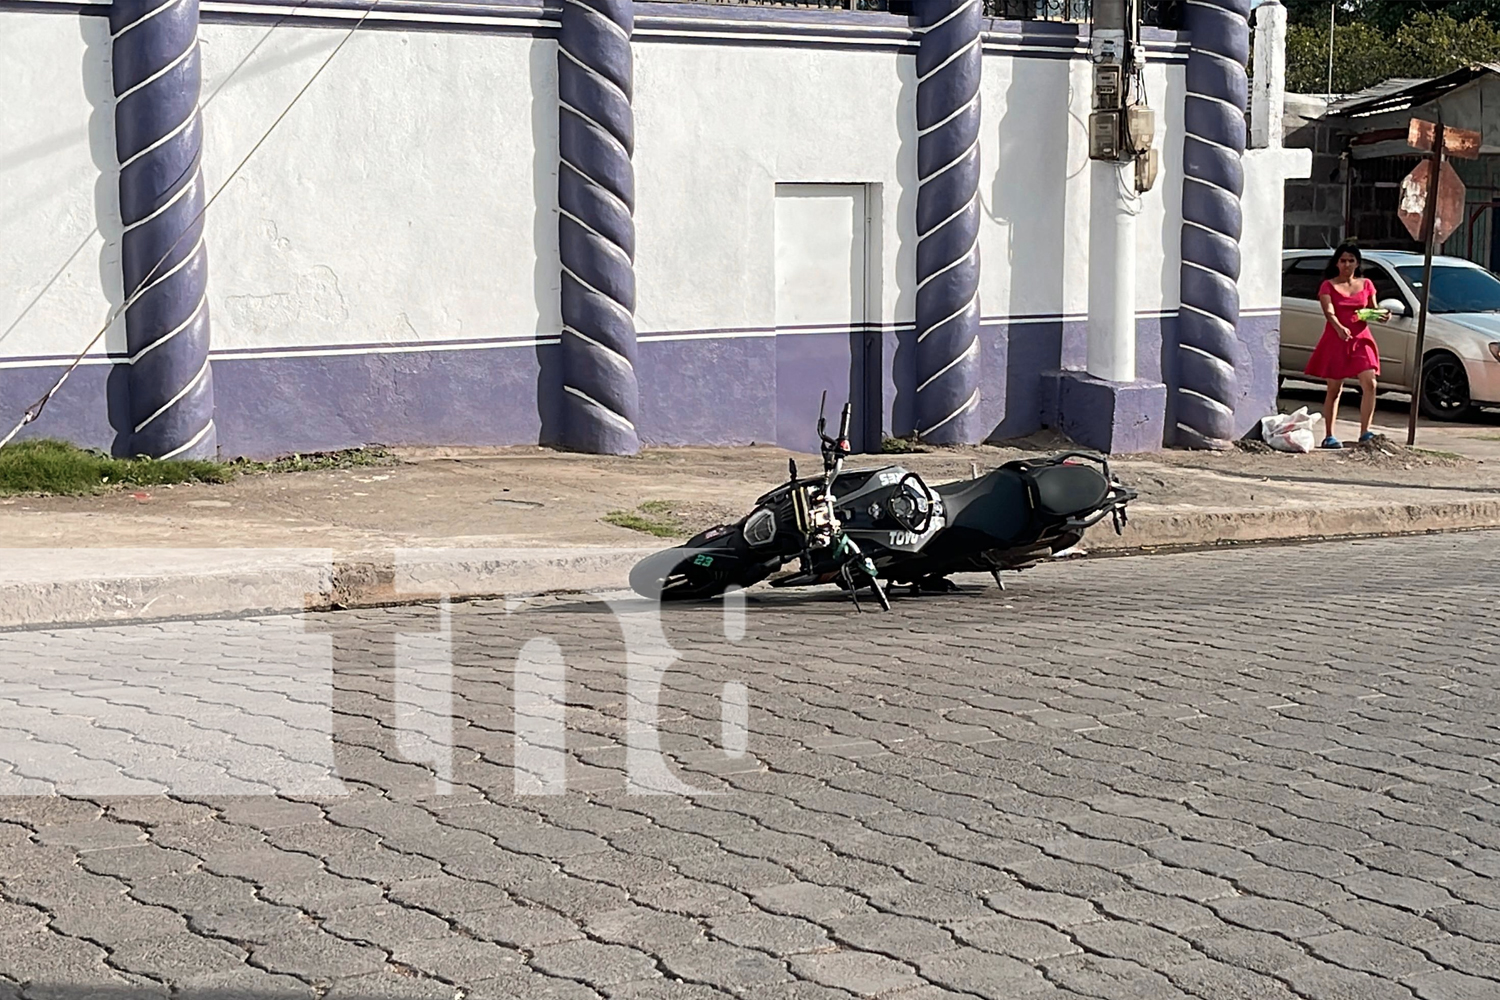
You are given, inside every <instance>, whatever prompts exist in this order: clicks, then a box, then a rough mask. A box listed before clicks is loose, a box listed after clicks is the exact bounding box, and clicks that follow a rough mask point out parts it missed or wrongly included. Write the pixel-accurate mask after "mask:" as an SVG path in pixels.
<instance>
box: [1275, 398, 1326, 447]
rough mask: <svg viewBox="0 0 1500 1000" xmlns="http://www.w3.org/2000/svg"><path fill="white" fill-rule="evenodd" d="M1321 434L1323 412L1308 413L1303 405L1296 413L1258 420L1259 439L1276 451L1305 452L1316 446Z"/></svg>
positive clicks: (1322, 429) (1278, 414)
mask: <svg viewBox="0 0 1500 1000" xmlns="http://www.w3.org/2000/svg"><path fill="white" fill-rule="evenodd" d="M1323 435H1324V428H1323V414H1321V413H1308V412H1307V407H1305V406H1304V407H1302V408H1301V409H1299V410H1298V411H1297V412H1296V413H1276V414H1272V415H1271V416H1269V417H1263V418H1262V419H1261V422H1260V436H1261V439H1262V440H1263V441H1265V442H1266V444H1268V445H1270V446H1271V447H1272V448H1275V449H1276V450H1277V451H1296V452H1302V453H1303V454H1306V453H1307V452H1310V451H1312V450H1313V449H1314V448H1316V447H1317V446H1318V444H1319V442H1321V441H1322V440H1323Z"/></svg>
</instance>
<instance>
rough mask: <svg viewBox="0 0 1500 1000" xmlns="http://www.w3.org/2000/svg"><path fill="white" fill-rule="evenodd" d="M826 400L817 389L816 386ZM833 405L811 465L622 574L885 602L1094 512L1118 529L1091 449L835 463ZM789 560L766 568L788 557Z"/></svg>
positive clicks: (1036, 549) (663, 587)
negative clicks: (828, 589)
mask: <svg viewBox="0 0 1500 1000" xmlns="http://www.w3.org/2000/svg"><path fill="white" fill-rule="evenodd" d="M824 399H825V402H826V399H827V394H826V393H825V394H824ZM850 411H851V408H850V406H849V405H848V404H845V405H844V411H843V416H842V419H841V421H840V426H839V433H838V436H837V437H833V438H831V437H829V436H828V435H827V434H825V433H824V429H825V427H826V420H825V418H824V417H823V416H822V415H820V416H819V417H818V437H819V438H821V439H822V441H823V445H822V452H823V475H822V476H820V477H813V478H802V479H799V478H798V476H797V463H796V461H795V460H792V461H790V462H789V463H788V465H789V466H790V480H789V481H788V482H787V483H786V484H785V485H783V486H781V487H779V488H777V489H775V490H772V491H771V492H770V493H767V494H766V495H765V496H763V497H761V498H760V499H759V500H757V501H756V502H755V509H754V510H753V511H751V512H750V514H749V515H748V516H746V517H744V518H743V519H741V520H740V521H738V522H736V523H735V524H721V525H718V526H716V527H713V528H709V529H708V530H707V531H705V532H703V533H702V534H699V535H697V536H695V537H693V538H691V539H689V540H688V541H687V542H685V543H684V544H682V545H680V546H678V547H676V548H671V549H666V550H664V551H662V552H658V553H656V554H655V555H651V556H648V557H646V558H645V559H643V560H641V561H640V562H639V563H637V564H636V566H635V568H634V569H633V570H631V573H630V586H631V589H632V590H634V591H635V592H636V593H637V594H640V595H641V596H642V597H647V598H651V599H653V600H662V601H682V600H707V599H710V598H714V597H718V596H720V595H722V594H723V593H725V592H726V591H728V590H731V589H734V588H745V587H749V586H751V585H753V584H756V583H760V582H761V581H763V580H766V579H768V578H770V585H771V586H773V587H807V586H814V585H818V584H827V583H832V584H836V585H838V586H839V587H841V588H843V589H844V590H845V591H847V592H848V593H849V595H850V596H851V597H852V598H853V600H854V604H855V607H856V608H858V607H859V592H860V591H861V590H863V589H865V588H869V590H871V591H872V592H873V593H874V595H875V599H876V600H877V601H879V602H880V605H881V607H882V608H884V609H886V610H890V601H889V599H888V597H887V593H886V590H887V587H890V586H908V587H910V588H911V592H912V593H914V594H920V593H933V592H944V591H949V590H953V589H955V587H954V585H953V583H952V582H951V581H950V580H949V579H948V577H949V575H950V574H953V573H967V572H987V573H991V574H993V575H994V577H995V582H996V583H998V584H1000V585H1001V586H1002V588H1003V586H1004V584H1003V583H1002V582H1001V579H1000V573H1001V572H1002V571H1007V570H1021V569H1025V568H1027V567H1028V566H1034V565H1036V564H1037V563H1038V562H1041V561H1042V560H1044V559H1049V558H1051V557H1052V556H1054V555H1055V554H1057V553H1059V552H1063V551H1065V550H1067V549H1070V548H1072V547H1073V546H1075V545H1077V544H1078V542H1079V540H1080V539H1082V537H1083V533H1084V531H1085V530H1087V529H1088V528H1089V527H1091V526H1092V525H1094V524H1097V523H1098V522H1099V521H1101V520H1103V519H1104V518H1106V517H1111V518H1113V519H1114V528H1115V531H1116V532H1117V533H1118V532H1119V531H1120V530H1121V528H1122V527H1123V525H1124V524H1125V523H1126V520H1127V516H1126V512H1125V505H1126V504H1128V503H1129V502H1130V501H1131V500H1134V499H1135V497H1136V493H1135V492H1134V491H1133V490H1130V489H1127V488H1126V487H1124V486H1122V485H1121V484H1120V483H1119V481H1118V480H1116V479H1115V478H1114V476H1113V475H1112V474H1111V473H1110V470H1109V463H1108V462H1107V461H1106V460H1105V459H1104V458H1102V457H1100V456H1097V455H1089V454H1085V453H1083V452H1067V453H1065V454H1061V455H1055V456H1053V457H1051V458H1045V459H1029V460H1021V461H1015V462H1008V463H1006V464H1005V465H1002V466H1001V467H1000V468H998V469H995V470H993V471H992V472H989V473H988V474H986V475H984V476H977V477H976V478H973V479H969V480H959V481H957V482H952V483H942V484H940V485H938V486H936V487H929V486H928V485H927V484H926V483H925V482H923V480H922V477H921V476H919V475H917V474H916V473H915V472H911V471H908V470H907V469H903V468H902V467H900V466H899V465H891V466H886V467H885V468H880V469H868V470H859V471H851V472H845V471H844V460H845V458H847V457H848V455H849V453H850V446H849V417H850ZM794 560H795V561H796V562H797V567H796V568H795V569H793V570H791V571H790V572H787V573H783V574H782V575H780V576H773V574H776V573H778V572H780V571H781V570H782V568H783V567H784V566H786V565H787V564H788V563H790V562H792V561H794Z"/></svg>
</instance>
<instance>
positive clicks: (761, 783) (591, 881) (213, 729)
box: [0, 533, 1500, 1000]
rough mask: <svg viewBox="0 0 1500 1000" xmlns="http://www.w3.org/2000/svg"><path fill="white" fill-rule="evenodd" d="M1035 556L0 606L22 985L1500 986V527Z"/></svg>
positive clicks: (1454, 992) (923, 991)
mask: <svg viewBox="0 0 1500 1000" xmlns="http://www.w3.org/2000/svg"><path fill="white" fill-rule="evenodd" d="M1007 583H1008V586H1009V588H1010V589H1009V590H1007V591H1005V592H1003V593H1002V592H1000V591H998V590H996V589H995V587H994V586H993V585H991V584H989V582H988V581H987V580H986V581H981V580H969V581H965V590H964V592H962V593H960V594H954V595H946V596H941V597H925V598H920V599H918V598H910V597H903V598H901V599H899V600H897V601H896V603H895V607H894V610H893V612H892V613H891V614H889V615H882V614H879V613H866V614H863V615H859V614H856V613H855V612H854V610H853V609H852V607H850V606H849V605H848V604H847V603H846V602H843V601H841V600H839V599H837V598H836V597H832V596H829V595H823V594H812V595H806V594H804V595H792V596H788V595H787V594H783V593H775V594H770V595H767V596H756V597H753V598H751V599H750V600H749V601H748V602H747V604H746V606H745V607H744V611H743V614H740V613H738V612H737V610H736V608H735V606H734V605H733V604H731V605H730V607H729V608H728V609H727V610H726V609H725V608H722V607H719V606H709V607H697V608H685V609H677V608H671V609H668V610H667V611H666V612H665V613H664V614H663V615H662V617H661V626H662V627H661V632H662V633H663V635H664V637H665V639H666V641H667V642H668V643H670V647H671V650H670V652H669V651H667V650H666V649H665V648H664V647H662V646H661V645H660V644H659V643H658V644H655V645H653V644H652V643H651V642H650V641H649V640H650V639H651V637H652V632H653V622H654V621H655V619H654V617H653V616H652V614H651V613H650V612H649V610H648V609H646V608H645V605H644V602H638V601H627V600H624V599H623V598H618V595H610V597H611V599H616V598H618V599H619V600H620V602H621V603H619V604H617V605H616V606H614V607H613V608H612V607H611V606H608V605H606V604H604V603H601V602H598V601H594V600H591V599H584V598H577V599H556V598H553V599H546V600H537V601H535V602H528V603H525V604H515V605H512V606H507V604H506V603H504V602H488V603H474V604H463V605H455V606H453V607H452V608H451V609H443V608H439V607H437V606H424V607H407V608H397V609H389V610H374V611H358V612H340V613H332V614H321V615H307V616H298V617H284V618H266V619H256V620H213V621H198V622H176V623H164V624H163V623H159V624H152V625H132V626H118V627H101V628H91V629H74V630H58V631H51V632H11V633H0V663H3V664H4V665H5V670H4V673H3V674H0V998H9V997H12V996H14V997H26V998H28V1000H39V998H43V997H65V998H69V1000H83V998H85V997H90V998H93V997H100V998H105V1000H137V998H147V997H155V996H167V995H179V996H185V997H192V998H198V1000H209V998H214V1000H220V998H223V1000H227V998H231V997H235V998H245V1000H272V998H281V997H310V996H325V997H328V998H330V1000H333V998H338V1000H376V998H385V997H391V998H397V997H413V998H428V997H431V998H439V997H441V998H460V997H462V998H467V1000H490V998H494V1000H500V998H529V997H559V998H579V1000H589V998H596V997H607V998H611V1000H614V998H620V1000H646V998H660V1000H676V998H682V1000H696V998H700V997H701V998H709V997H722V996H740V997H746V998H752V1000H782V998H786V1000H791V998H797V1000H835V998H848V997H851V996H879V997H896V998H900V1000H938V998H943V997H956V996H980V997H991V998H999V1000H1013V998H1039V1000H1047V998H1057V1000H1063V998H1072V997H1100V998H1122V1000H1123V998H1140V1000H1158V998H1163V1000H1166V998H1173V997H1183V996H1189V997H1201V998H1204V1000H1278V998H1280V1000H1290V998H1292V997H1305V998H1309V1000H1388V998H1389V1000H1395V998H1408V997H1412V996H1416V997H1421V998H1424V1000H1491V998H1494V997H1496V996H1500V881H1497V879H1496V876H1500V825H1497V823H1496V820H1497V819H1500V784H1497V779H1500V763H1497V759H1496V757H1497V754H1500V723H1497V721H1496V720H1497V710H1500V692H1497V691H1496V677H1497V674H1500V662H1497V661H1500V652H1497V650H1500V614H1497V613H1500V609H1497V606H1496V602H1497V599H1500V534H1493V533H1491V534H1464V535H1447V536H1435V537H1427V538H1409V539H1398V540H1389V541H1370V542H1360V543H1353V544H1329V545H1320V546H1305V547H1300V548H1263V549H1254V550H1243V551H1226V552H1215V553H1203V554H1196V555H1185V556H1156V557H1148V558H1132V559H1099V560H1090V561H1082V562H1074V563H1067V564H1058V565H1051V566H1046V567H1041V568H1038V569H1036V570H1032V571H1028V572H1026V573H1023V574H1021V575H1019V576H1013V577H1011V578H1010V579H1009V580H1008V581H1007ZM868 610H869V609H868V608H867V611H868ZM549 640H550V641H549ZM674 657H675V662H672V661H673V659H674ZM450 665H451V666H450ZM564 668H565V671H566V673H565V676H566V710H565V712H564V710H563V708H562V704H561V702H560V701H559V700H558V699H557V698H556V697H554V695H555V693H556V692H557V690H558V685H559V684H560V683H561V680H562V678H563V676H564V673H563V671H564ZM662 671H664V673H663V672H662ZM627 677H628V679H627ZM658 677H659V678H660V684H659V685H658V684H656V683H655V681H656V680H657V679H658ZM653 722H654V723H655V725H654V726H653V725H651V723H653ZM564 724H565V725H564ZM564 728H565V730H566V739H565V740H563V739H562V738H561V733H562V731H563V729H564ZM518 731H519V732H520V736H519V737H518ZM658 750H659V755H658V753H657V751H658ZM627 783H630V784H631V785H632V786H634V787H627ZM163 792H165V794H162V793H163ZM642 792H648V793H649V792H656V793H657V794H641V793H642Z"/></svg>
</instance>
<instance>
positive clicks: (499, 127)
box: [200, 24, 561, 350]
mask: <svg viewBox="0 0 1500 1000" xmlns="http://www.w3.org/2000/svg"><path fill="white" fill-rule="evenodd" d="M264 33H265V28H264V27H263V26H252V27H243V26H237V25H220V24H212V25H204V26H203V27H202V29H201V32H200V38H201V43H202V47H203V62H204V96H205V99H207V98H208V97H209V95H212V94H214V92H215V91H216V90H217V89H218V87H219V85H220V83H221V82H222V81H223V79H224V78H225V76H226V75H227V74H228V73H229V71H230V70H231V69H232V68H233V67H234V65H235V64H236V63H238V62H239V61H240V60H241V59H242V58H243V57H244V55H245V53H246V52H247V51H249V49H250V48H251V47H252V46H253V45H254V44H255V43H256V41H257V40H258V39H259V38H260V37H261V36H262V35H264ZM344 34H345V32H344V30H342V29H321V28H303V27H295V28H294V27H283V28H281V29H280V30H278V31H277V32H276V33H275V34H273V35H272V36H271V38H270V40H269V41H268V42H267V43H266V45H265V46H264V47H263V48H262V49H261V50H260V51H259V52H258V53H256V54H255V56H254V57H253V59H252V60H251V61H250V62H249V63H248V64H247V65H246V67H245V68H244V69H243V70H241V71H240V72H239V74H238V75H236V76H235V77H234V78H233V79H232V80H231V81H230V82H229V83H228V85H227V86H226V87H225V88H224V91H223V93H221V94H218V95H217V97H215V98H214V105H213V106H212V107H211V108H210V109H209V113H207V114H206V115H205V121H206V136H205V144H206V146H205V158H204V173H205V179H206V180H207V183H208V187H209V190H210V191H215V190H218V188H219V187H220V186H221V185H223V184H224V182H225V179H226V178H227V177H228V175H229V173H230V171H231V170H233V168H234V166H235V165H236V164H237V163H238V162H239V161H240V160H241V159H242V158H243V157H244V155H245V154H246V153H247V152H248V151H249V150H250V148H251V147H252V146H253V145H254V144H255V142H256V140H258V139H259V138H260V136H261V135H262V134H263V133H264V132H265V130H266V129H267V128H268V127H269V126H270V125H271V122H272V121H273V120H274V119H275V117H276V115H278V114H279V113H280V112H281V110H282V109H283V108H284V107H286V105H287V104H288V103H289V102H290V101H291V99H292V97H293V95H294V94H295V93H296V92H297V90H298V89H299V88H301V87H302V85H303V84H304V83H305V82H306V81H307V79H308V78H309V76H311V74H312V73H313V71H314V70H315V69H316V68H317V66H318V65H319V63H321V62H322V61H323V60H324V59H325V58H326V57H327V55H328V53H329V51H330V50H331V49H332V48H333V46H334V45H336V44H338V41H339V39H340V38H342V37H343V35H344ZM556 205H557V46H556V44H555V43H554V42H546V41H539V40H533V39H529V38H518V37H509V36H483V35H471V34H440V33H435V32H434V33H418V32H392V31H369V32H364V33H360V34H356V35H355V36H354V37H353V38H352V39H351V41H350V42H349V44H348V45H346V46H345V47H344V49H343V51H342V52H340V53H339V56H338V58H337V59H335V60H334V61H333V62H332V63H331V64H330V66H329V68H328V70H327V71H326V72H324V73H323V75H322V76H321V77H320V78H319V79H318V81H317V83H316V84H315V85H314V86H313V87H312V88H311V89H310V90H309V91H308V93H307V95H306V96H305V97H303V99H302V100H301V101H300V102H299V103H298V104H297V106H296V108H295V109H293V111H292V113H291V114H290V115H289V116H288V117H287V118H286V119H285V121H283V122H282V124H281V125H280V126H279V127H278V128H277V130H276V132H275V133H274V134H273V135H272V137H271V138H270V140H268V141H267V142H266V144H265V145H264V146H262V147H261V149H260V151H259V152H258V153H256V155H255V157H254V158H253V159H252V160H251V161H250V163H249V165H248V166H246V167H245V169H244V171H243V172H242V173H241V174H240V175H239V176H238V177H237V178H236V179H235V180H234V182H233V183H232V185H231V186H230V187H229V188H228V189H227V190H226V191H225V193H224V194H223V195H222V196H221V197H220V199H219V200H218V202H217V203H216V204H215V205H214V206H213V208H212V209H211V211H210V216H211V218H210V231H209V274H210V304H211V307H212V309H213V330H214V334H213V336H214V346H215V349H217V350H224V349H236V348H254V347H264V346H268V345H284V344H301V345H309V344H317V345H324V344H354V343H385V342H410V341H425V340H459V339H488V338H496V337H530V336H534V335H535V334H536V333H537V332H538V330H542V331H545V332H548V333H551V334H553V335H555V334H556V333H557V332H558V331H559V330H560V328H561V318H560V314H559V308H560V307H559V305H558V278H557V268H556V265H555V263H554V262H555V261H556V254H557V249H556V247H557V215H556ZM539 261H541V262H542V263H540V264H539V263H538V262H539Z"/></svg>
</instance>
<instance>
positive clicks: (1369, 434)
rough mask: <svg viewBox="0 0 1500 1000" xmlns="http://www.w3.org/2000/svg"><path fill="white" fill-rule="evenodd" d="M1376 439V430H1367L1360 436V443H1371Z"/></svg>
mask: <svg viewBox="0 0 1500 1000" xmlns="http://www.w3.org/2000/svg"><path fill="white" fill-rule="evenodd" d="M1374 440H1375V432H1374V431H1365V432H1364V433H1363V434H1361V435H1360V436H1359V443H1360V444H1369V443H1370V442H1371V441H1374Z"/></svg>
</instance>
